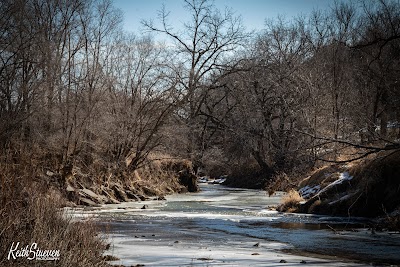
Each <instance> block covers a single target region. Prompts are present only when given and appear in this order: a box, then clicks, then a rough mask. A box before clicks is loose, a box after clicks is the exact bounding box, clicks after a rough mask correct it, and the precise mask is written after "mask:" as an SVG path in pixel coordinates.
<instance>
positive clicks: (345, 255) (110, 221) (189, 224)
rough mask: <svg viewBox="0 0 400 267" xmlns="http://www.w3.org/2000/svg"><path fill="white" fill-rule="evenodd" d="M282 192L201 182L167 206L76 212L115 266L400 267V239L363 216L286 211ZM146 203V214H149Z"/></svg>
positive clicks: (170, 198) (140, 205) (151, 203)
mask: <svg viewBox="0 0 400 267" xmlns="http://www.w3.org/2000/svg"><path fill="white" fill-rule="evenodd" d="M281 197H282V195H280V194H278V195H274V196H272V197H268V196H267V195H266V193H265V192H264V191H259V190H247V189H233V188H226V187H223V186H220V185H207V184H203V185H201V192H199V193H191V194H183V195H182V194H181V195H172V196H167V200H166V201H145V202H129V203H121V204H116V205H104V206H102V207H100V208H90V209H75V210H74V211H73V213H74V216H76V217H79V216H82V217H88V216H89V217H93V218H94V219H96V220H97V221H98V222H99V224H100V225H101V226H102V229H103V231H104V233H105V236H106V238H108V239H109V242H110V243H111V244H112V246H111V248H110V251H108V252H107V254H112V255H114V256H116V257H118V258H119V260H118V261H115V262H112V263H115V264H123V265H126V266H131V265H133V266H135V265H136V264H143V265H145V266H303V265H304V264H312V265H313V266H368V265H370V264H374V265H384V264H392V265H396V264H400V234H399V233H395V232H371V230H369V229H368V225H369V224H370V222H369V221H368V220H367V219H363V218H351V219H349V218H339V217H327V216H314V215H306V214H285V213H278V212H276V211H272V210H270V209H269V207H270V206H274V205H277V204H279V203H280V201H281ZM144 205H145V209H142V208H143V206H144Z"/></svg>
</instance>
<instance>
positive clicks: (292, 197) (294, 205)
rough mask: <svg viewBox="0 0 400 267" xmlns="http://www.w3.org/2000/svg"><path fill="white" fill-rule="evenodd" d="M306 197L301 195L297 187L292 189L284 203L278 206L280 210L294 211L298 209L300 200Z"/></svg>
mask: <svg viewBox="0 0 400 267" xmlns="http://www.w3.org/2000/svg"><path fill="white" fill-rule="evenodd" d="M302 201H304V199H303V198H302V197H301V196H300V194H299V192H297V190H295V189H291V190H290V191H289V192H288V193H287V194H286V195H285V196H284V197H283V199H282V202H283V203H282V204H281V205H280V206H279V207H278V208H277V210H278V211H282V212H294V211H296V210H298V208H299V206H300V202H302Z"/></svg>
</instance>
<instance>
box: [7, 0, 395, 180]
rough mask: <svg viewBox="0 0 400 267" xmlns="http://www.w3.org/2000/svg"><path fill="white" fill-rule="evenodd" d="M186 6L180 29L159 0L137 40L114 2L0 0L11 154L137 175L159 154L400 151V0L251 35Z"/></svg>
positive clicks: (287, 158) (253, 157) (223, 14)
mask: <svg viewBox="0 0 400 267" xmlns="http://www.w3.org/2000/svg"><path fill="white" fill-rule="evenodd" d="M183 4H184V5H185V7H186V8H187V11H188V12H189V13H190V15H191V17H190V21H188V22H187V23H185V24H184V25H183V28H182V29H178V30H177V29H174V28H172V27H171V26H170V24H169V22H170V18H169V12H168V11H167V8H165V7H162V9H161V10H160V12H159V17H158V18H157V19H156V20H155V21H153V20H145V21H142V24H143V27H144V28H145V29H146V30H147V31H148V33H149V35H133V34H129V33H126V32H124V31H123V30H122V26H121V25H122V16H121V13H120V11H119V10H118V9H116V8H115V7H113V5H112V1H109V0H89V1H86V0H85V1H84V0H68V1H67V0H61V1H55V0H17V1H11V0H5V1H2V2H1V4H0V14H1V15H0V59H1V62H0V145H1V148H2V150H3V155H7V156H10V155H11V156H12V155H13V154H18V153H26V152H27V151H41V153H43V155H47V156H49V157H50V158H51V159H52V160H53V161H54V162H53V164H54V165H57V166H58V167H59V168H60V170H61V169H63V168H65V167H66V166H71V165H76V164H79V165H81V166H91V165H93V164H99V165H102V166H107V167H110V166H112V167H115V168H128V169H130V170H135V169H137V168H139V167H140V166H141V165H142V164H144V163H145V160H146V159H147V158H148V156H149V154H151V153H156V152H157V153H164V154H169V155H170V156H171V157H183V158H189V159H191V160H192V161H193V162H194V163H195V165H197V166H201V167H202V169H204V170H206V172H207V173H208V174H212V175H221V174H225V173H229V172H233V171H235V170H237V169H240V168H243V167H244V166H247V167H248V166H252V167H253V168H254V169H256V170H258V171H262V172H263V173H264V174H265V175H266V177H272V176H273V174H275V173H278V172H282V171H285V172H287V171H291V170H295V169H298V168H304V169H305V168H308V167H311V166H313V165H314V164H315V162H316V161H317V160H325V161H334V162H340V161H342V159H341V157H340V156H341V153H343V151H344V149H347V148H348V147H352V148H354V151H353V152H352V154H351V155H348V157H346V159H345V160H344V161H348V160H353V159H357V158H362V157H364V156H366V155H368V154H370V153H375V152H377V151H380V150H391V149H399V139H400V88H399V86H400V84H399V83H400V81H399V79H400V78H399V77H400V3H399V2H398V1H395V0H379V1H359V2H355V3H340V2H339V3H336V4H335V6H333V7H332V8H331V9H329V10H326V11H321V10H316V11H314V12H312V13H311V14H310V15H309V16H307V17H298V18H292V19H290V20H289V19H285V18H283V17H278V18H277V19H275V20H269V21H267V22H266V24H265V29H264V30H263V31H261V32H256V33H254V32H253V33H249V32H246V29H245V28H244V27H243V24H242V21H241V19H240V17H236V16H235V13H234V12H233V11H231V10H229V9H226V10H223V11H222V10H218V9H216V8H215V6H214V5H213V4H212V2H211V1H207V0H185V1H184V2H183ZM152 34H161V35H163V36H164V37H165V38H167V43H162V42H161V43H160V42H155V41H154V39H152V37H151V36H152ZM346 151H348V149H347V150H346ZM44 158H46V157H45V156H44Z"/></svg>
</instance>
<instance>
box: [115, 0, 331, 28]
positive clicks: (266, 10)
mask: <svg viewBox="0 0 400 267" xmlns="http://www.w3.org/2000/svg"><path fill="white" fill-rule="evenodd" d="M113 2H114V6H116V7H117V8H119V9H121V10H122V12H123V14H124V29H125V30H126V31H130V32H134V33H139V32H140V30H141V24H140V21H141V20H142V19H146V20H147V19H154V21H155V22H156V17H157V11H158V10H160V8H161V6H162V4H163V3H164V4H165V7H166V10H167V11H170V12H171V13H170V19H171V24H172V25H173V26H174V27H178V25H180V24H181V22H184V21H185V20H186V18H187V14H186V13H187V11H185V9H184V8H183V5H184V2H183V0H114V1H113ZM214 3H215V6H216V7H217V8H218V9H220V10H224V9H225V7H229V8H232V10H233V11H234V12H235V13H236V14H237V15H240V16H241V17H242V20H243V24H244V25H245V27H246V29H247V30H261V29H263V28H264V25H265V20H266V19H273V18H276V17H277V16H278V15H283V16H286V17H288V18H291V17H294V16H298V15H300V14H304V15H306V14H308V13H310V12H311V11H312V10H313V9H329V8H330V7H331V6H333V5H334V0H214Z"/></svg>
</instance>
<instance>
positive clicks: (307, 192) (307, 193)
mask: <svg viewBox="0 0 400 267" xmlns="http://www.w3.org/2000/svg"><path fill="white" fill-rule="evenodd" d="M320 190H321V186H320V185H316V186H308V185H306V186H305V187H303V188H301V189H300V190H299V194H300V196H301V197H302V198H310V197H312V196H313V195H315V194H316V193H318V192H319V191H320Z"/></svg>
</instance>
